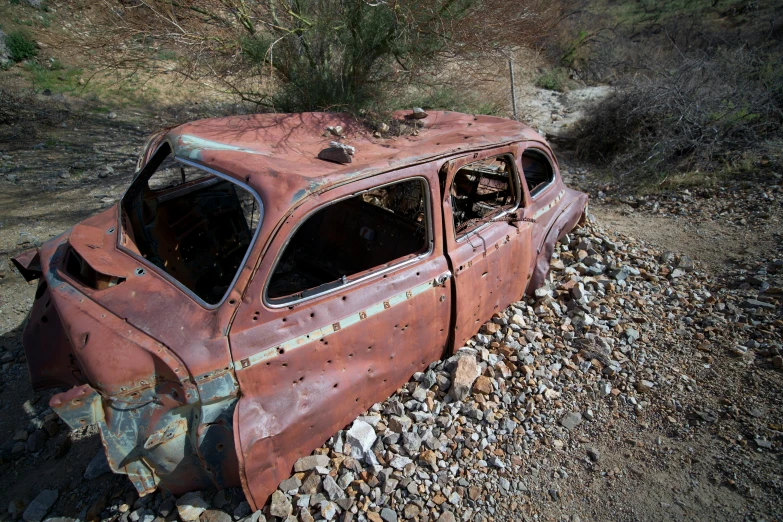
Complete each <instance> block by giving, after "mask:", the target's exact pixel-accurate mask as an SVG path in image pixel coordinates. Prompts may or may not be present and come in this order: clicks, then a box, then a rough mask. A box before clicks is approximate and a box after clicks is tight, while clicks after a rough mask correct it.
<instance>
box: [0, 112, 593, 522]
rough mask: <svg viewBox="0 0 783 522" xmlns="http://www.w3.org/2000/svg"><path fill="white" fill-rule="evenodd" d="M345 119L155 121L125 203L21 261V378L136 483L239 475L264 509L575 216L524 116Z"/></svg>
mask: <svg viewBox="0 0 783 522" xmlns="http://www.w3.org/2000/svg"><path fill="white" fill-rule="evenodd" d="M416 116H422V114H421V113H417V114H416ZM410 117H411V114H410V113H408V114H406V113H402V112H401V113H398V114H395V118H397V119H398V121H406V118H410ZM352 121H353V120H352V119H351V118H350V117H348V116H347V115H343V114H331V113H307V114H261V115H251V116H237V117H228V118H220V119H211V120H202V121H197V122H193V123H189V124H186V125H182V126H180V127H176V128H173V129H169V130H165V131H162V132H160V133H158V134H156V135H154V136H153V137H152V138H150V140H149V141H148V143H147V145H146V147H145V149H144V151H143V152H142V154H141V155H140V158H139V163H138V169H137V172H136V175H135V177H134V180H133V182H132V183H131V185H130V187H129V188H128V190H127V192H126V193H125V195H124V196H123V198H122V200H121V201H120V202H119V203H118V204H116V205H115V206H113V207H111V208H109V209H107V210H105V211H103V212H101V213H100V214H98V215H96V216H93V217H91V218H89V219H86V220H85V221H83V222H81V223H79V224H78V225H76V226H74V227H73V228H72V229H71V230H70V231H68V232H66V233H64V234H62V235H60V236H59V237H56V238H54V239H52V240H50V241H48V242H47V243H45V244H43V245H42V246H40V247H39V248H37V249H34V250H31V251H27V252H24V253H22V254H21V255H19V256H17V257H16V258H15V259H14V263H15V265H16V266H17V268H18V269H19V271H20V272H21V273H22V275H23V276H24V277H25V278H26V279H27V280H28V281H33V280H36V279H37V280H39V281H38V289H37V292H36V299H35V303H34V305H33V308H32V311H31V312H30V316H29V322H28V324H27V326H26V328H25V331H24V337H23V342H24V348H25V351H26V355H27V362H28V366H29V373H30V379H31V382H32V385H33V387H34V388H35V389H36V390H38V389H44V388H54V387H60V388H64V389H66V391H64V392H62V393H58V394H57V395H55V396H54V397H53V398H52V400H51V403H50V404H51V406H52V408H53V409H54V410H55V411H56V412H57V413H58V414H59V415H60V417H61V418H62V419H63V420H64V421H65V422H66V423H67V424H68V425H69V426H70V427H71V428H72V429H77V428H80V427H83V426H86V425H91V424H97V425H98V426H99V428H100V435H101V439H102V442H103V446H104V448H105V451H106V455H107V457H108V462H109V465H110V467H111V469H112V470H113V471H114V472H116V473H122V474H126V475H128V477H129V479H130V480H131V482H132V483H133V485H134V486H135V488H136V489H137V490H138V492H139V494H140V495H145V494H148V493H150V492H152V491H154V490H155V489H156V488H158V487H162V488H165V489H167V490H169V491H170V492H172V493H174V494H181V493H183V492H186V491H191V490H195V489H203V488H210V487H217V488H224V487H232V486H240V485H241V486H242V488H243V490H244V492H245V495H246V497H247V500H248V502H249V503H250V505H251V507H253V508H256V509H260V508H261V507H262V506H263V505H264V504H265V503H266V501H267V499H268V498H269V496H270V495H271V494H272V492H273V491H274V490H275V489H276V487H277V485H278V484H279V483H280V481H281V480H283V479H285V478H287V477H288V476H289V475H290V472H291V469H292V466H293V464H294V462H295V461H296V460H297V459H298V458H299V457H301V456H304V455H308V454H310V452H311V451H313V450H314V449H315V448H317V447H318V446H320V445H321V444H323V443H324V441H326V440H327V439H328V438H329V437H330V436H332V435H333V434H334V433H335V432H337V431H338V430H340V429H342V428H343V427H344V426H345V425H347V424H348V423H350V422H351V421H352V420H353V419H354V418H356V417H357V415H359V414H361V413H362V412H363V411H365V410H366V409H367V408H368V407H370V406H371V405H372V404H374V403H376V402H379V401H382V400H384V399H385V398H386V397H388V396H389V395H390V394H392V393H393V392H394V391H395V390H396V389H397V388H399V387H400V386H401V385H403V384H404V383H405V382H406V381H407V380H408V379H409V378H410V376H411V375H412V374H413V373H415V372H417V371H420V370H422V369H424V368H426V367H427V366H428V365H429V364H430V363H431V362H433V361H435V360H437V359H439V358H441V357H444V356H448V355H450V354H451V353H452V352H453V351H454V350H456V349H458V348H459V347H461V346H463V345H464V344H465V342H466V341H467V340H468V339H470V337H471V336H473V335H474V334H475V333H476V332H477V331H478V329H479V327H480V326H481V325H482V324H483V323H484V322H485V321H487V320H489V319H490V318H491V317H492V315H493V313H495V312H497V311H501V310H503V309H504V308H505V307H506V306H508V305H509V304H510V303H512V302H514V301H517V300H518V299H519V298H520V297H521V296H522V295H523V294H524V293H525V292H526V291H527V292H528V293H531V292H533V291H534V290H535V289H536V288H537V287H539V286H540V285H541V284H542V283H543V282H544V281H545V278H546V276H547V274H548V271H549V260H550V257H551V254H552V251H553V248H554V245H555V243H556V241H557V240H558V239H559V238H560V237H562V236H563V235H564V234H566V233H567V232H568V231H570V230H571V229H572V228H573V227H574V226H575V225H576V224H577V222H578V221H579V220H580V219H582V217H583V215H584V213H585V208H586V205H587V196H586V195H585V194H583V193H581V192H577V191H575V190H571V189H569V188H567V187H565V186H564V184H563V181H562V180H561V178H560V174H559V170H558V166H557V162H556V160H555V158H554V155H553V154H552V151H551V149H550V147H549V146H548V145H547V143H546V142H545V141H544V139H543V138H542V137H541V136H540V135H539V134H538V133H536V132H535V131H534V130H532V129H530V128H529V127H527V126H525V125H523V124H520V123H518V122H516V121H512V120H508V119H503V118H497V117H489V116H472V115H465V114H459V113H454V112H431V113H429V114H426V116H425V117H423V118H422V119H417V120H416V122H415V123H410V125H415V129H416V131H415V132H411V133H408V135H401V136H397V137H393V138H392V137H383V136H379V134H378V133H373V131H372V130H368V129H367V127H366V126H364V125H362V124H360V123H358V122H353V123H352ZM325 129H329V131H327V132H325ZM330 142H334V143H331V145H330Z"/></svg>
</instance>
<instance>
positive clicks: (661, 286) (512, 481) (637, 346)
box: [14, 223, 782, 522]
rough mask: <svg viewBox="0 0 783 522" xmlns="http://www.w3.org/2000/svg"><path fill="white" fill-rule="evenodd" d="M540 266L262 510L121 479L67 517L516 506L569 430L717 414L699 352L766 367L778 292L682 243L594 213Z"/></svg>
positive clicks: (296, 515)
mask: <svg viewBox="0 0 783 522" xmlns="http://www.w3.org/2000/svg"><path fill="white" fill-rule="evenodd" d="M552 269H553V270H552V274H551V276H550V278H549V281H548V282H547V284H546V285H545V286H544V287H542V288H540V289H538V290H536V292H535V297H532V298H525V299H524V300H521V301H519V302H516V303H513V304H512V305H511V306H510V307H509V308H508V309H506V310H504V311H502V312H499V313H496V314H495V315H494V316H493V318H492V319H491V321H490V322H488V323H486V324H484V325H483V326H482V328H481V331H480V332H479V333H477V334H476V335H475V336H474V338H473V339H471V340H470V341H469V342H468V343H467V346H464V347H461V348H460V349H459V350H458V351H457V352H456V353H455V354H454V355H453V356H452V357H449V358H448V359H446V360H443V361H436V362H433V363H432V364H431V365H430V366H429V367H428V368H427V369H426V371H424V372H420V373H416V374H415V375H413V378H412V379H411V381H410V382H408V383H407V384H406V385H405V386H403V387H402V388H401V389H400V390H398V391H397V392H396V393H395V394H394V395H393V396H391V397H390V398H389V399H388V400H386V401H384V402H383V403H379V404H375V405H374V406H372V407H371V408H370V409H369V410H368V411H367V412H366V413H365V414H364V415H362V416H360V417H359V418H358V419H356V420H355V421H354V422H353V423H352V424H351V425H350V426H347V427H346V428H345V430H342V431H340V432H338V433H337V434H335V435H334V436H333V437H331V439H330V440H329V441H328V442H327V443H326V444H325V445H324V446H323V447H321V448H319V449H317V450H316V451H315V452H314V454H313V455H310V456H306V457H303V458H301V459H299V460H298V461H297V462H296V464H295V465H294V469H293V475H291V477H289V478H288V479H286V480H284V481H283V482H282V483H281V484H280V486H279V489H278V490H277V491H276V492H275V493H274V495H273V496H272V498H271V501H270V503H269V504H268V505H267V506H265V508H264V510H263V511H258V512H255V513H250V509H249V506H248V504H247V502H245V501H244V500H243V499H242V495H241V492H239V491H235V490H234V491H220V492H217V493H215V492H206V493H201V492H194V493H189V494H187V495H184V496H182V497H180V498H179V499H174V498H173V497H170V496H166V495H165V494H164V493H157V494H155V495H154V496H152V497H145V498H142V499H135V497H134V496H133V495H134V494H133V493H132V492H130V491H129V492H128V493H127V494H125V495H124V496H123V495H116V496H115V498H114V500H112V501H110V502H109V503H108V504H98V505H97V506H96V505H94V506H92V507H89V509H88V507H87V506H85V508H84V513H83V514H82V515H81V516H80V518H81V519H82V520H85V519H86V520H99V519H102V520H112V521H115V520H116V521H117V522H128V521H130V522H139V521H142V522H162V520H164V519H165V520H169V521H171V520H174V519H176V518H179V519H180V520H182V521H184V522H194V521H196V520H199V521H201V522H231V521H232V520H235V521H242V522H264V521H265V520H285V521H287V522H294V521H299V522H308V521H312V520H327V521H330V520H340V521H353V520H356V521H359V522H365V521H370V522H394V521H401V520H420V521H427V520H430V521H438V522H449V521H455V520H463V521H468V520H476V521H479V520H519V519H520V515H519V514H520V513H530V512H531V509H533V508H532V506H534V505H536V504H540V503H542V502H550V503H559V502H563V501H564V500H565V499H566V498H568V497H569V496H571V494H570V493H569V492H568V491H567V490H565V489H564V488H563V487H562V485H561V484H562V481H564V480H565V479H567V478H568V476H569V471H568V465H567V462H568V461H569V460H573V459H574V458H576V460H577V461H579V462H581V465H582V466H585V467H588V468H591V469H592V467H594V466H598V465H599V463H600V462H602V459H603V457H602V454H601V451H599V450H598V449H597V448H596V447H593V446H592V445H588V446H583V444H588V443H590V442H591V439H590V434H591V433H595V432H600V431H601V429H602V427H604V426H607V425H609V424H611V422H612V420H613V419H616V418H629V419H637V420H638V422H639V423H640V424H641V426H646V425H647V423H648V422H651V421H653V420H654V421H656V422H663V423H664V424H666V425H667V426H669V429H670V430H671V431H672V432H674V433H676V432H687V431H688V430H690V429H691V428H690V426H692V425H698V424H704V423H707V424H709V423H713V422H715V419H716V416H717V415H718V414H717V413H716V412H715V411H712V410H710V409H709V408H707V407H705V406H704V405H703V404H701V403H700V402H699V401H698V400H694V397H695V398H696V399H698V393H699V390H700V389H702V387H704V386H707V385H708V382H709V378H710V374H709V372H710V371H714V370H712V366H713V365H715V364H718V363H721V362H723V361H724V360H727V361H729V362H740V361H741V362H742V364H743V365H746V366H751V365H753V366H754V367H755V368H760V369H763V370H764V371H770V372H776V371H779V368H780V366H781V364H780V356H781V341H780V339H781V336H780V331H781V326H782V324H781V319H780V316H781V307H780V303H779V302H778V301H777V300H776V299H774V298H769V297H768V296H764V295H761V294H759V290H760V289H761V288H762V287H763V285H759V284H757V283H756V282H755V280H752V281H751V280H750V279H749V280H748V281H746V283H747V284H742V285H739V286H738V288H737V289H727V288H715V287H714V284H713V281H712V280H711V279H710V278H709V277H708V276H705V275H704V274H701V273H699V272H698V271H697V270H696V269H695V266H694V263H693V261H691V260H690V259H689V258H687V256H677V255H674V254H671V253H666V252H658V251H655V250H653V249H650V248H648V247H647V246H645V245H644V244H643V243H639V242H635V241H632V240H630V239H628V238H622V237H619V236H612V235H610V234H609V233H607V232H605V231H604V230H602V229H601V228H600V227H598V226H597V225H596V224H594V223H588V224H587V225H586V226H585V227H584V228H582V229H579V230H577V231H574V232H573V233H572V234H570V235H568V236H566V237H565V238H564V239H563V240H562V241H561V242H560V243H559V245H558V247H557V249H556V251H555V254H554V257H553V260H552ZM773 283H774V281H773ZM775 284H777V283H775ZM769 286H771V285H769ZM766 290H768V288H767V289H766ZM766 290H765V291H766ZM751 326H752V328H748V327H751ZM749 332H763V334H762V333H759V334H758V335H755V337H753V338H748V337H746V336H747V335H748V333H749ZM726 347H728V348H726ZM776 368H777V369H778V370H776ZM704 372H708V373H707V374H706V378H705V377H704V375H705V373H704ZM25 435H26V436H27V439H26V441H23V440H21V439H24V437H23V436H22V434H21V433H20V436H19V437H20V441H19V443H24V444H25V445H27V444H29V439H30V437H31V435H30V434H25ZM754 437H755V441H756V442H755V448H756V450H757V451H779V449H780V446H781V441H780V439H779V438H775V436H774V434H773V433H771V432H769V431H764V429H763V428H762V427H757V431H756V432H755V435H754ZM630 440H632V441H633V440H634V439H633V438H631V439H630ZM634 443H635V444H636V442H634ZM20 451H22V452H24V451H27V449H26V446H25V448H22V449H21V450H20ZM574 455H577V457H574ZM610 473H611V474H612V475H614V474H615V473H621V472H619V471H618V472H615V471H610ZM638 473H639V474H642V473H643V471H638ZM50 497H51V495H50ZM55 498H56V496H55ZM32 507H33V504H31V505H30V507H28V508H27V509H28V510H31V509H32ZM49 507H51V506H49ZM14 509H15V512H17V513H21V511H20V510H19V506H17V507H15V508H14ZM48 509H49V508H48V507H47V508H46V510H48ZM46 510H42V509H39V508H37V507H36V509H34V510H33V512H35V513H38V512H44V514H45V511H46ZM24 513H25V515H26V513H27V511H24ZM91 516H92V518H90V517H91ZM32 518H34V519H35V518H37V515H36V516H35V517H32ZM26 520H27V518H26ZM30 522H31V521H30ZM36 522H38V520H36Z"/></svg>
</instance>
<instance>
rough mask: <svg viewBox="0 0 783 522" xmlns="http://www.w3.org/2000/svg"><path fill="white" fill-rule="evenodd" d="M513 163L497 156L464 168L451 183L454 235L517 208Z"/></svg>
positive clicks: (463, 232) (464, 232)
mask: <svg viewBox="0 0 783 522" xmlns="http://www.w3.org/2000/svg"><path fill="white" fill-rule="evenodd" d="M512 164H513V160H512V158H511V157H510V156H497V157H492V158H487V159H484V160H479V161H476V162H474V163H470V164H468V165H465V166H464V167H462V168H461V169H459V170H458V171H457V173H456V174H455V175H454V181H453V182H452V183H451V209H452V215H453V217H454V231H455V233H456V235H457V236H461V235H464V234H466V233H467V232H470V231H471V230H474V229H476V228H478V227H479V226H481V225H482V224H484V223H487V222H488V221H491V220H492V219H493V218H494V217H497V216H498V215H499V214H501V213H502V212H504V211H507V210H512V209H514V208H516V206H517V202H518V198H517V190H516V187H515V185H514V169H513V167H512Z"/></svg>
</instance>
